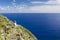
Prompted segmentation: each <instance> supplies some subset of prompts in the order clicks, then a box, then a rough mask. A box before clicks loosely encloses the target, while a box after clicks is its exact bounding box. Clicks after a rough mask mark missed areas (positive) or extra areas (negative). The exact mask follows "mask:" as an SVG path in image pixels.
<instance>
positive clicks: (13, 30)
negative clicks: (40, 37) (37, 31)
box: [0, 15, 37, 40]
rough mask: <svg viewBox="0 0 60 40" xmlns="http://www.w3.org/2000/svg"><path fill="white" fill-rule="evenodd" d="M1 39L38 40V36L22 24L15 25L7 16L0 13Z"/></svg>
mask: <svg viewBox="0 0 60 40" xmlns="http://www.w3.org/2000/svg"><path fill="white" fill-rule="evenodd" d="M0 40H37V38H36V37H35V36H34V35H33V34H32V33H31V32H30V31H29V30H27V29H26V28H24V27H23V26H21V25H18V24H17V25H15V24H14V22H12V21H10V20H9V19H8V18H7V17H5V16H3V15H0Z"/></svg>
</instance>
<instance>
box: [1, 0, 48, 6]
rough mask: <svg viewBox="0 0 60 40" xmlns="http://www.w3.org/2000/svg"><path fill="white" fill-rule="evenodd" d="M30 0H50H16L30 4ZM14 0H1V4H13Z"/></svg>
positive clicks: (17, 2)
mask: <svg viewBox="0 0 60 40" xmlns="http://www.w3.org/2000/svg"><path fill="white" fill-rule="evenodd" d="M30 1H42V2H45V1H48V0H16V4H21V3H22V2H24V3H27V4H29V3H30ZM12 3H13V0H0V6H1V5H2V6H6V5H12Z"/></svg>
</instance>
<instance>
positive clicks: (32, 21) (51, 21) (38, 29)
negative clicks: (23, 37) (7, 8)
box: [3, 13, 60, 40]
mask: <svg viewBox="0 0 60 40" xmlns="http://www.w3.org/2000/svg"><path fill="white" fill-rule="evenodd" d="M3 15H4V16H6V17H8V18H9V19H10V20H11V21H14V20H16V21H17V24H20V25H22V26H24V27H25V28H27V29H28V30H30V31H31V32H32V33H33V34H34V35H35V36H36V37H37V38H38V40H60V14H57V13H11V14H6V13H4V14H3Z"/></svg>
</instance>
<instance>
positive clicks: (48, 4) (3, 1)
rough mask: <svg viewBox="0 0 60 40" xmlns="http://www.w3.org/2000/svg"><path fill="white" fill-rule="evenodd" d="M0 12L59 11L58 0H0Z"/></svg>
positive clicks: (59, 0)
mask: <svg viewBox="0 0 60 40" xmlns="http://www.w3.org/2000/svg"><path fill="white" fill-rule="evenodd" d="M0 13H60V0H0Z"/></svg>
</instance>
